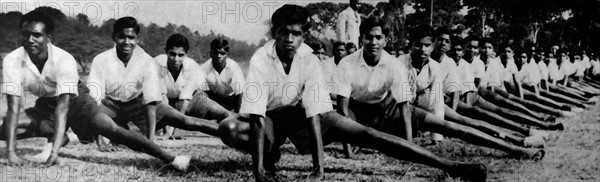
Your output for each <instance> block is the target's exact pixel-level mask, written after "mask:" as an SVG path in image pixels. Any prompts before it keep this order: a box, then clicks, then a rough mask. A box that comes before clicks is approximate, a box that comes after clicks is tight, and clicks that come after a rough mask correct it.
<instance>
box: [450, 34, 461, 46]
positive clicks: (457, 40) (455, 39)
mask: <svg viewBox="0 0 600 182" xmlns="http://www.w3.org/2000/svg"><path fill="white" fill-rule="evenodd" d="M450 42H451V43H452V46H457V45H459V46H461V47H463V48H464V47H465V39H463V38H461V37H459V36H450Z"/></svg>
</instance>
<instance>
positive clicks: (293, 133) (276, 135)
mask: <svg viewBox="0 0 600 182" xmlns="http://www.w3.org/2000/svg"><path fill="white" fill-rule="evenodd" d="M298 105H299V106H293V107H285V108H281V109H278V110H274V111H267V113H266V117H265V146H266V147H268V148H270V149H275V150H277V149H279V147H280V146H281V145H283V144H284V143H285V141H286V139H287V138H289V139H290V141H291V142H292V144H294V146H296V149H298V151H299V153H301V154H306V153H309V151H310V141H311V137H310V133H311V132H310V127H309V125H310V121H309V120H308V118H306V114H305V112H304V108H302V106H300V104H298ZM332 112H333V111H332ZM237 120H239V121H243V122H249V120H248V118H245V117H243V116H239V117H238V118H237ZM329 123H330V122H328V121H327V120H321V122H320V125H321V127H320V128H321V137H323V143H324V145H325V143H326V142H327V140H326V139H327V137H326V136H327V133H328V131H329V129H330V128H331V125H330V124H329ZM330 142H331V140H329V143H330Z"/></svg>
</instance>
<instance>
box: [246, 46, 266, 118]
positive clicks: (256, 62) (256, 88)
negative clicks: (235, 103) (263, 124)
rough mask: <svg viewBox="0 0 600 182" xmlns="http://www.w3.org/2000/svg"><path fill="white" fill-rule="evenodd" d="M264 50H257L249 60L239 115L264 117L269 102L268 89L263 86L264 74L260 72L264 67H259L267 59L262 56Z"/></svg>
mask: <svg viewBox="0 0 600 182" xmlns="http://www.w3.org/2000/svg"><path fill="white" fill-rule="evenodd" d="M262 52H264V49H262V48H261V49H259V50H258V51H257V53H255V54H254V56H252V58H251V59H250V67H249V68H248V76H247V77H246V82H247V83H246V85H245V86H244V90H245V92H244V96H243V98H242V104H241V107H240V114H255V115H260V116H263V117H264V116H265V113H266V112H267V104H268V101H269V97H270V96H269V87H268V85H266V84H265V82H266V79H265V78H266V77H265V76H266V74H265V73H264V72H262V71H261V68H262V69H265V68H264V67H265V65H260V61H262V59H269V58H267V56H266V55H264V53H262Z"/></svg>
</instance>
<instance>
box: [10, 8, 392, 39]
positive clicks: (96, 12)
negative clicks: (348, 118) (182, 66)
mask: <svg viewBox="0 0 600 182" xmlns="http://www.w3.org/2000/svg"><path fill="white" fill-rule="evenodd" d="M381 1H387V0H361V2H364V3H369V4H373V5H375V4H377V3H378V2H381ZM313 2H319V1H315V0H308V1H304V0H298V1H276V0H258V1H257V0H237V1H233V0H225V1H217V0H176V1H166V0H163V1H156V0H137V1H48V0H38V1H36V0H34V1H10V0H8V1H4V0H3V1H1V2H0V12H4V13H6V12H9V11H20V12H23V13H27V12H29V11H31V10H33V9H35V8H36V7H40V6H50V7H54V8H57V9H60V10H61V11H62V12H63V13H65V15H67V16H72V17H75V16H76V15H77V14H80V13H82V14H85V15H87V16H88V18H89V19H90V21H91V22H92V24H94V25H101V24H102V23H103V22H104V21H106V20H108V19H111V18H115V19H118V18H120V17H123V16H133V17H135V18H136V19H138V21H139V22H140V23H143V24H146V25H148V24H150V23H156V24H157V25H159V26H165V25H166V24H167V23H172V24H176V25H185V26H187V27H188V28H190V29H191V30H192V32H193V31H198V32H199V33H200V34H208V33H210V31H211V30H213V31H214V32H215V33H217V34H223V35H225V36H228V37H231V38H234V39H238V40H242V41H247V42H249V43H258V42H259V41H260V40H262V39H266V38H267V37H266V34H267V32H268V25H267V24H266V21H267V20H268V19H269V18H270V17H271V14H272V13H273V12H274V11H275V10H276V9H277V8H279V7H281V6H283V5H284V4H286V3H291V4H298V5H306V4H309V3H313ZM330 2H334V3H347V2H348V0H333V1H330Z"/></svg>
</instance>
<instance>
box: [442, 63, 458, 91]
mask: <svg viewBox="0 0 600 182" xmlns="http://www.w3.org/2000/svg"><path fill="white" fill-rule="evenodd" d="M447 66H448V67H447V69H448V74H446V78H445V79H444V93H452V92H460V91H461V87H460V81H459V79H458V73H457V71H458V68H457V66H456V64H454V63H451V62H449V63H447Z"/></svg>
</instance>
